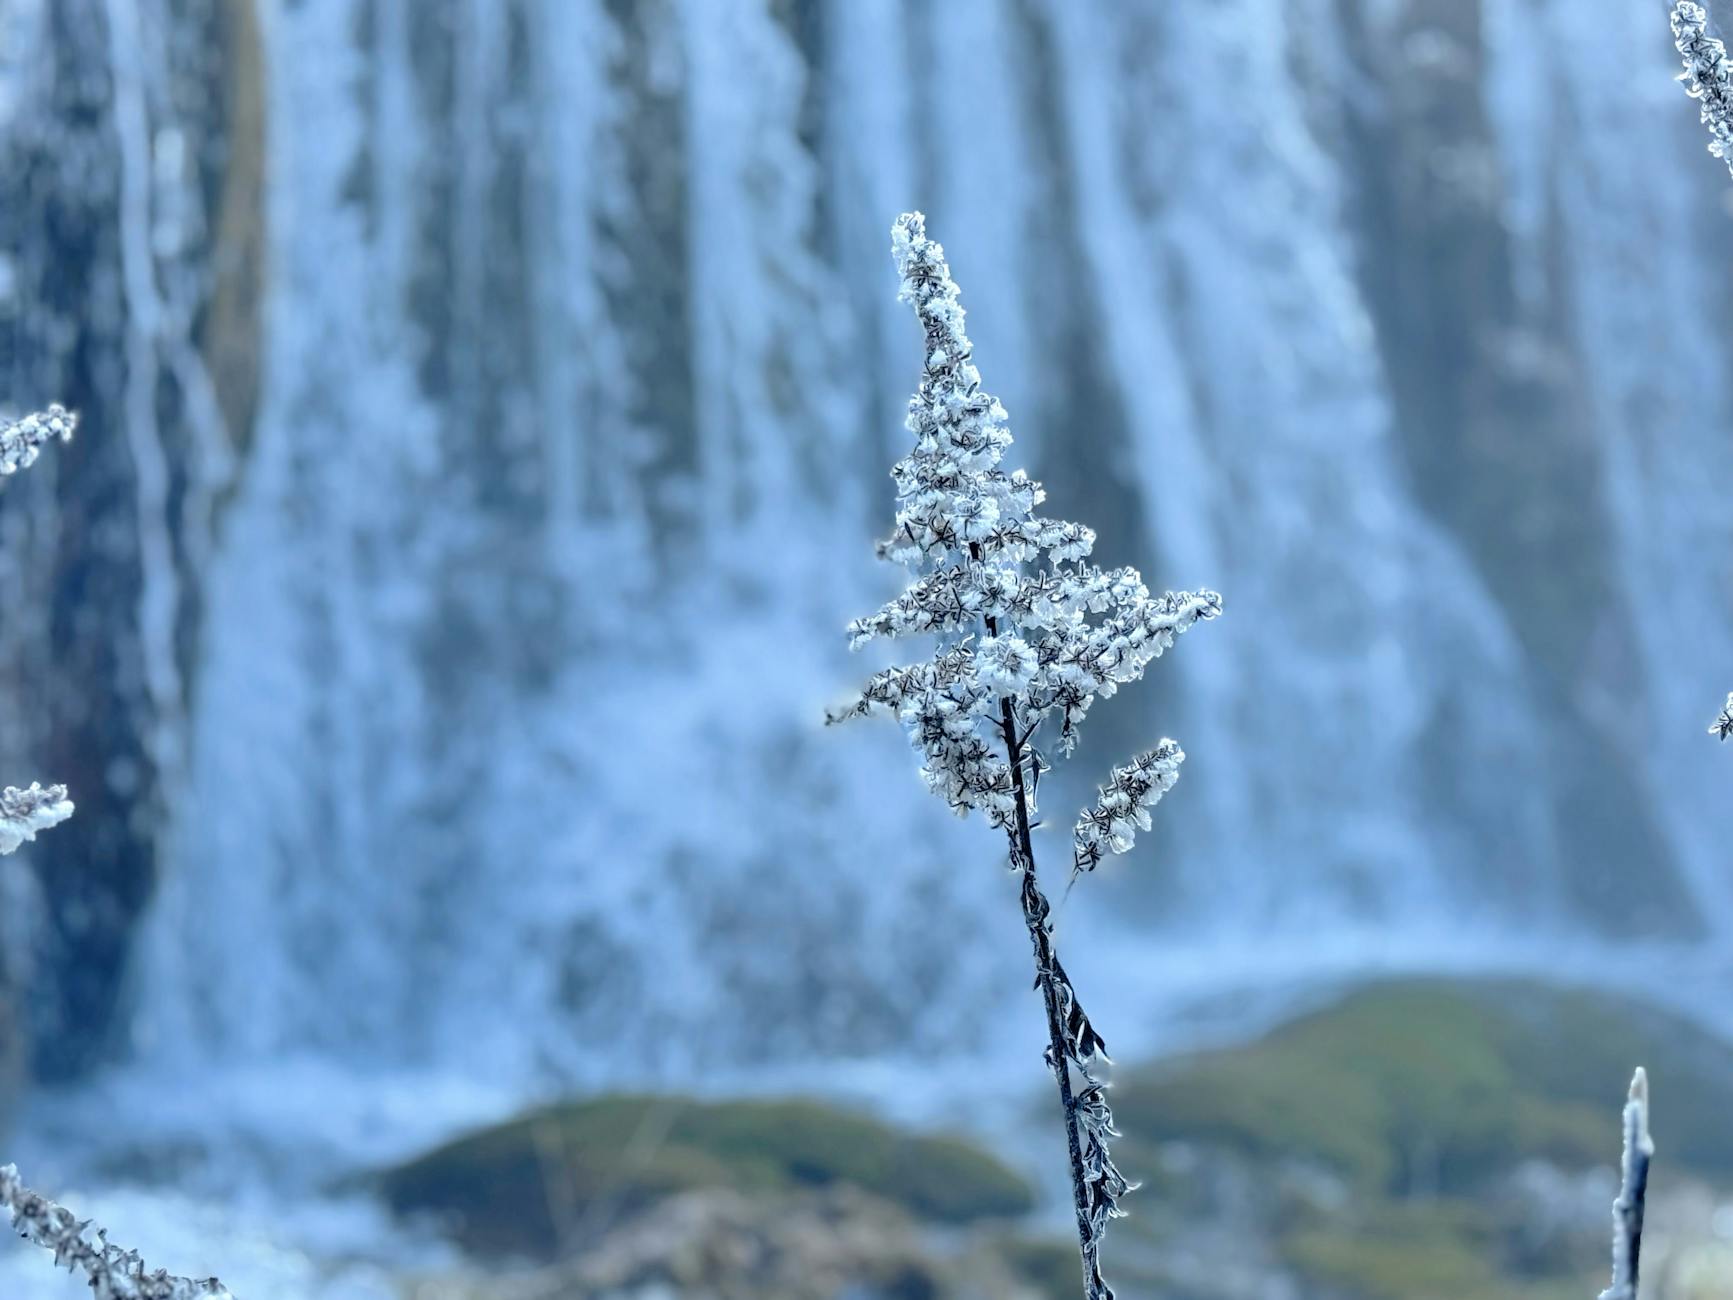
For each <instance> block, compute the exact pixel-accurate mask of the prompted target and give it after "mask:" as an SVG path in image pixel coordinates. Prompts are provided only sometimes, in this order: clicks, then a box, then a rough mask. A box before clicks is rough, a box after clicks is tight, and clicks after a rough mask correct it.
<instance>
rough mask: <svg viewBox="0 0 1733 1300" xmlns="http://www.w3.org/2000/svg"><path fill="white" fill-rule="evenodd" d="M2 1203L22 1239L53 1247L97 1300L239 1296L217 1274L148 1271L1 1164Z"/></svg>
mask: <svg viewBox="0 0 1733 1300" xmlns="http://www.w3.org/2000/svg"><path fill="white" fill-rule="evenodd" d="M0 1206H4V1207H5V1208H6V1210H7V1211H8V1212H9V1213H10V1214H11V1216H12V1227H13V1230H14V1231H16V1232H17V1233H18V1235H19V1236H20V1237H23V1238H24V1239H25V1240H26V1241H29V1242H32V1243H33V1244H35V1245H38V1246H41V1247H43V1248H44V1249H46V1250H49V1251H52V1252H53V1254H54V1262H55V1263H56V1264H58V1265H60V1266H61V1267H62V1268H64V1269H66V1270H67V1271H68V1272H69V1273H74V1274H82V1275H83V1280H84V1281H85V1282H86V1283H87V1284H88V1285H89V1287H90V1294H91V1295H93V1296H95V1297H96V1300H200V1298H201V1297H204V1298H205V1300H233V1297H231V1296H230V1294H229V1289H228V1288H227V1287H225V1286H224V1285H223V1284H222V1283H221V1282H219V1281H218V1280H217V1279H216V1278H214V1277H209V1278H203V1279H201V1280H199V1281H193V1280H191V1279H189V1278H184V1277H173V1276H171V1275H170V1274H169V1273H168V1272H167V1271H166V1270H164V1269H160V1268H159V1269H155V1270H151V1269H147V1268H146V1267H145V1264H144V1261H143V1260H142V1259H140V1258H139V1256H138V1252H137V1251H132V1250H126V1249H124V1248H122V1247H120V1246H117V1245H115V1244H114V1243H113V1242H111V1241H109V1240H108V1234H107V1233H106V1232H104V1231H103V1230H102V1229H101V1228H100V1227H98V1226H96V1225H95V1224H93V1223H92V1222H91V1221H90V1220H88V1219H80V1218H79V1217H78V1216H77V1215H75V1214H73V1213H72V1211H71V1210H68V1209H67V1208H66V1207H65V1206H61V1205H56V1204H55V1203H54V1202H53V1201H51V1200H49V1199H48V1198H47V1197H45V1196H40V1195H38V1194H37V1193H35V1192H33V1191H31V1190H30V1189H29V1188H28V1187H26V1186H24V1184H23V1183H21V1182H19V1181H18V1170H17V1168H16V1167H14V1166H12V1165H0Z"/></svg>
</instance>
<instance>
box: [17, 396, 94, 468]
mask: <svg viewBox="0 0 1733 1300" xmlns="http://www.w3.org/2000/svg"><path fill="white" fill-rule="evenodd" d="M77 427H78V417H77V416H76V415H73V414H72V413H71V412H69V411H67V410H66V409H65V408H64V407H61V406H50V407H49V408H48V409H47V410H46V411H35V412H32V413H31V414H29V415H27V416H25V417H24V418H23V419H22V420H13V421H9V422H6V423H0V474H16V473H17V472H18V471H19V470H21V469H28V468H29V467H30V466H31V465H33V464H35V463H36V458H37V457H38V456H40V455H41V454H42V446H43V444H44V443H47V442H52V441H53V440H54V439H56V438H58V439H59V440H60V441H61V442H67V441H70V440H71V438H72V431H73V430H74V429H76V428H77Z"/></svg>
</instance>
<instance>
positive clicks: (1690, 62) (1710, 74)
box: [1673, 0, 1733, 172]
mask: <svg viewBox="0 0 1733 1300" xmlns="http://www.w3.org/2000/svg"><path fill="white" fill-rule="evenodd" d="M1673 44H1675V45H1676V46H1678V47H1679V56H1680V57H1681V58H1683V59H1684V60H1685V70H1684V71H1683V72H1681V73H1680V74H1679V80H1680V81H1682V82H1684V83H1685V93H1686V94H1687V95H1689V96H1691V98H1692V99H1695V100H1697V101H1699V116H1700V117H1701V118H1702V120H1703V125H1704V126H1706V127H1708V128H1709V152H1710V153H1712V154H1714V155H1715V156H1716V157H1717V158H1720V159H1722V160H1723V161H1724V162H1725V163H1726V164H1727V169H1728V171H1730V172H1733V64H1729V63H1728V61H1727V49H1726V47H1725V46H1723V45H1722V44H1721V42H1720V41H1718V40H1716V39H1715V37H1713V36H1711V35H1709V15H1708V13H1707V12H1705V11H1704V9H1703V6H1702V5H1700V4H1693V3H1692V0H1679V3H1678V4H1676V5H1674V6H1673Z"/></svg>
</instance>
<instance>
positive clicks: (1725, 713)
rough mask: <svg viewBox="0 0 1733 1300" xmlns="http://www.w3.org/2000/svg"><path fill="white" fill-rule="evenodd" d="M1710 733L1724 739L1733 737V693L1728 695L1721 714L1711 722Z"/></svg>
mask: <svg viewBox="0 0 1733 1300" xmlns="http://www.w3.org/2000/svg"><path fill="white" fill-rule="evenodd" d="M1709 734H1710V735H1711V736H1718V737H1719V738H1720V739H1722V740H1727V739H1730V738H1733V694H1729V695H1728V696H1727V703H1726V704H1725V705H1724V706H1723V707H1722V709H1721V716H1720V717H1718V718H1716V719H1715V721H1714V722H1712V723H1710V724H1709Z"/></svg>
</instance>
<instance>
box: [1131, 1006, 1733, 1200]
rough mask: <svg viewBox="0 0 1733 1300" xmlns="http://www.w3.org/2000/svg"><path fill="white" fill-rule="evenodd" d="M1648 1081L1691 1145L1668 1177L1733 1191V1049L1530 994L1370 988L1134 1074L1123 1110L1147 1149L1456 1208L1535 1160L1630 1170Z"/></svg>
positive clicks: (1669, 1020) (1674, 1154)
mask: <svg viewBox="0 0 1733 1300" xmlns="http://www.w3.org/2000/svg"><path fill="white" fill-rule="evenodd" d="M1637 1065H1644V1066H1646V1067H1647V1068H1648V1071H1649V1078H1650V1081H1651V1084H1652V1086H1653V1088H1654V1089H1655V1091H1656V1094H1657V1106H1658V1118H1657V1124H1658V1125H1659V1126H1661V1127H1664V1128H1667V1129H1671V1130H1672V1131H1673V1132H1676V1133H1689V1134H1690V1135H1691V1140H1690V1141H1689V1143H1684V1144H1681V1145H1680V1149H1678V1150H1674V1151H1669V1152H1668V1160H1669V1161H1670V1162H1672V1163H1673V1165H1674V1166H1675V1167H1676V1168H1679V1169H1685V1170H1689V1171H1691V1172H1693V1173H1697V1174H1700V1175H1703V1176H1705V1177H1707V1178H1710V1179H1722V1180H1726V1179H1729V1178H1730V1177H1733V1124H1730V1123H1728V1122H1727V1119H1726V1117H1727V1116H1728V1115H1729V1114H1730V1113H1733V1047H1729V1046H1728V1045H1727V1044H1724V1043H1721V1042H1719V1041H1717V1040H1713V1039H1711V1038H1709V1037H1708V1036H1707V1035H1706V1034H1705V1033H1704V1032H1703V1031H1702V1030H1701V1029H1699V1028H1697V1027H1696V1026H1694V1025H1692V1024H1691V1023H1689V1022H1688V1021H1685V1020H1682V1019H1680V1018H1679V1017H1677V1016H1674V1015H1670V1014H1668V1013H1666V1012H1662V1011H1658V1010H1656V1009H1654V1008H1653V1007H1649V1006H1643V1005H1640V1004H1637V1003H1634V1002H1629V1001H1626V1000H1624V999H1620V998H1613V997H1609V996H1607V995H1604V994H1600V993H1591V992H1586V991H1581V990H1572V989H1556V988H1548V987H1545V986H1542V985H1538V984H1532V983H1517V982H1490V981H1489V982H1486V983H1474V982H1465V983H1443V982H1438V981H1411V982H1401V983H1393V984H1385V985H1378V986H1374V987H1370V988H1365V989H1361V990H1359V991H1357V992H1354V993H1350V994H1349V995H1347V996H1346V997H1345V998H1343V999H1342V1001H1340V1002H1339V1003H1337V1004H1336V1005H1334V1006H1332V1007H1330V1008H1328V1009H1326V1010H1323V1011H1318V1012H1314V1013H1312V1014H1310V1015H1306V1016H1303V1017H1301V1018H1300V1019H1298V1020H1295V1021H1293V1022H1291V1023H1289V1024H1287V1025H1284V1026H1282V1027H1281V1028H1279V1029H1277V1030H1275V1031H1274V1032H1272V1033H1271V1034H1269V1035H1268V1036H1267V1037H1265V1038H1263V1039H1261V1040H1260V1041H1258V1042H1255V1043H1251V1044H1249V1045H1246V1046H1243V1047H1236V1048H1230V1049H1225V1050H1222V1051H1215V1052H1206V1053H1201V1054H1199V1055H1196V1056H1192V1057H1188V1058H1185V1059H1183V1060H1179V1061H1175V1062H1173V1063H1171V1064H1168V1065H1164V1066H1157V1067H1154V1068H1151V1069H1149V1070H1147V1071H1144V1072H1141V1073H1139V1072H1130V1075H1129V1078H1127V1079H1126V1080H1125V1081H1123V1082H1122V1083H1121V1084H1120V1085H1119V1086H1118V1087H1117V1088H1116V1089H1115V1092H1114V1110H1115V1112H1116V1113H1117V1114H1118V1115H1119V1116H1120V1117H1121V1120H1122V1123H1121V1125H1120V1127H1121V1128H1123V1129H1125V1130H1126V1132H1127V1133H1128V1134H1129V1135H1133V1136H1132V1139H1131V1140H1132V1142H1133V1143H1135V1144H1141V1143H1143V1142H1149V1141H1163V1140H1172V1139H1182V1140H1185V1141H1191V1142H1203V1143H1213V1144H1220V1145H1225V1146H1228V1147H1231V1148H1234V1149H1236V1150H1239V1151H1242V1152H1244V1153H1246V1154H1247V1155H1250V1156H1254V1157H1257V1158H1260V1159H1271V1158H1278V1157H1279V1158H1284V1159H1311V1160H1315V1161H1317V1162H1318V1163H1320V1164H1322V1165H1325V1166H1328V1167H1329V1168H1331V1169H1333V1170H1334V1171H1336V1172H1337V1173H1339V1174H1341V1175H1342V1176H1343V1177H1345V1178H1346V1179H1347V1180H1348V1181H1349V1183H1350V1184H1351V1185H1352V1187H1353V1188H1354V1190H1355V1191H1356V1192H1357V1193H1361V1194H1365V1193H1383V1194H1394V1195H1403V1194H1408V1193H1415V1194H1428V1195H1436V1194H1451V1193H1454V1192H1461V1191H1467V1190H1473V1189H1474V1188H1476V1187H1478V1186H1480V1185H1482V1184H1483V1183H1484V1181H1485V1179H1486V1178H1488V1177H1489V1176H1492V1175H1495V1174H1498V1173H1501V1172H1505V1171H1507V1170H1509V1169H1511V1168H1512V1167H1514V1166H1515V1165H1516V1164H1517V1163H1518V1162H1520V1161H1522V1160H1524V1159H1529V1158H1539V1159H1543V1160H1546V1161H1549V1162H1550V1163H1553V1164H1556V1165H1558V1166H1560V1167H1562V1168H1566V1169H1588V1168H1594V1167H1596V1166H1599V1165H1605V1164H1606V1163H1608V1162H1609V1160H1611V1159H1614V1158H1616V1156H1617V1154H1618V1136H1619V1129H1618V1114H1619V1108H1620V1106H1621V1105H1622V1104H1623V1102H1624V1096H1625V1090H1626V1088H1627V1087H1628V1085H1629V1083H1630V1078H1631V1071H1632V1069H1633V1068H1634V1067H1635V1066H1637ZM1128 1150H1129V1148H1128Z"/></svg>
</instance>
